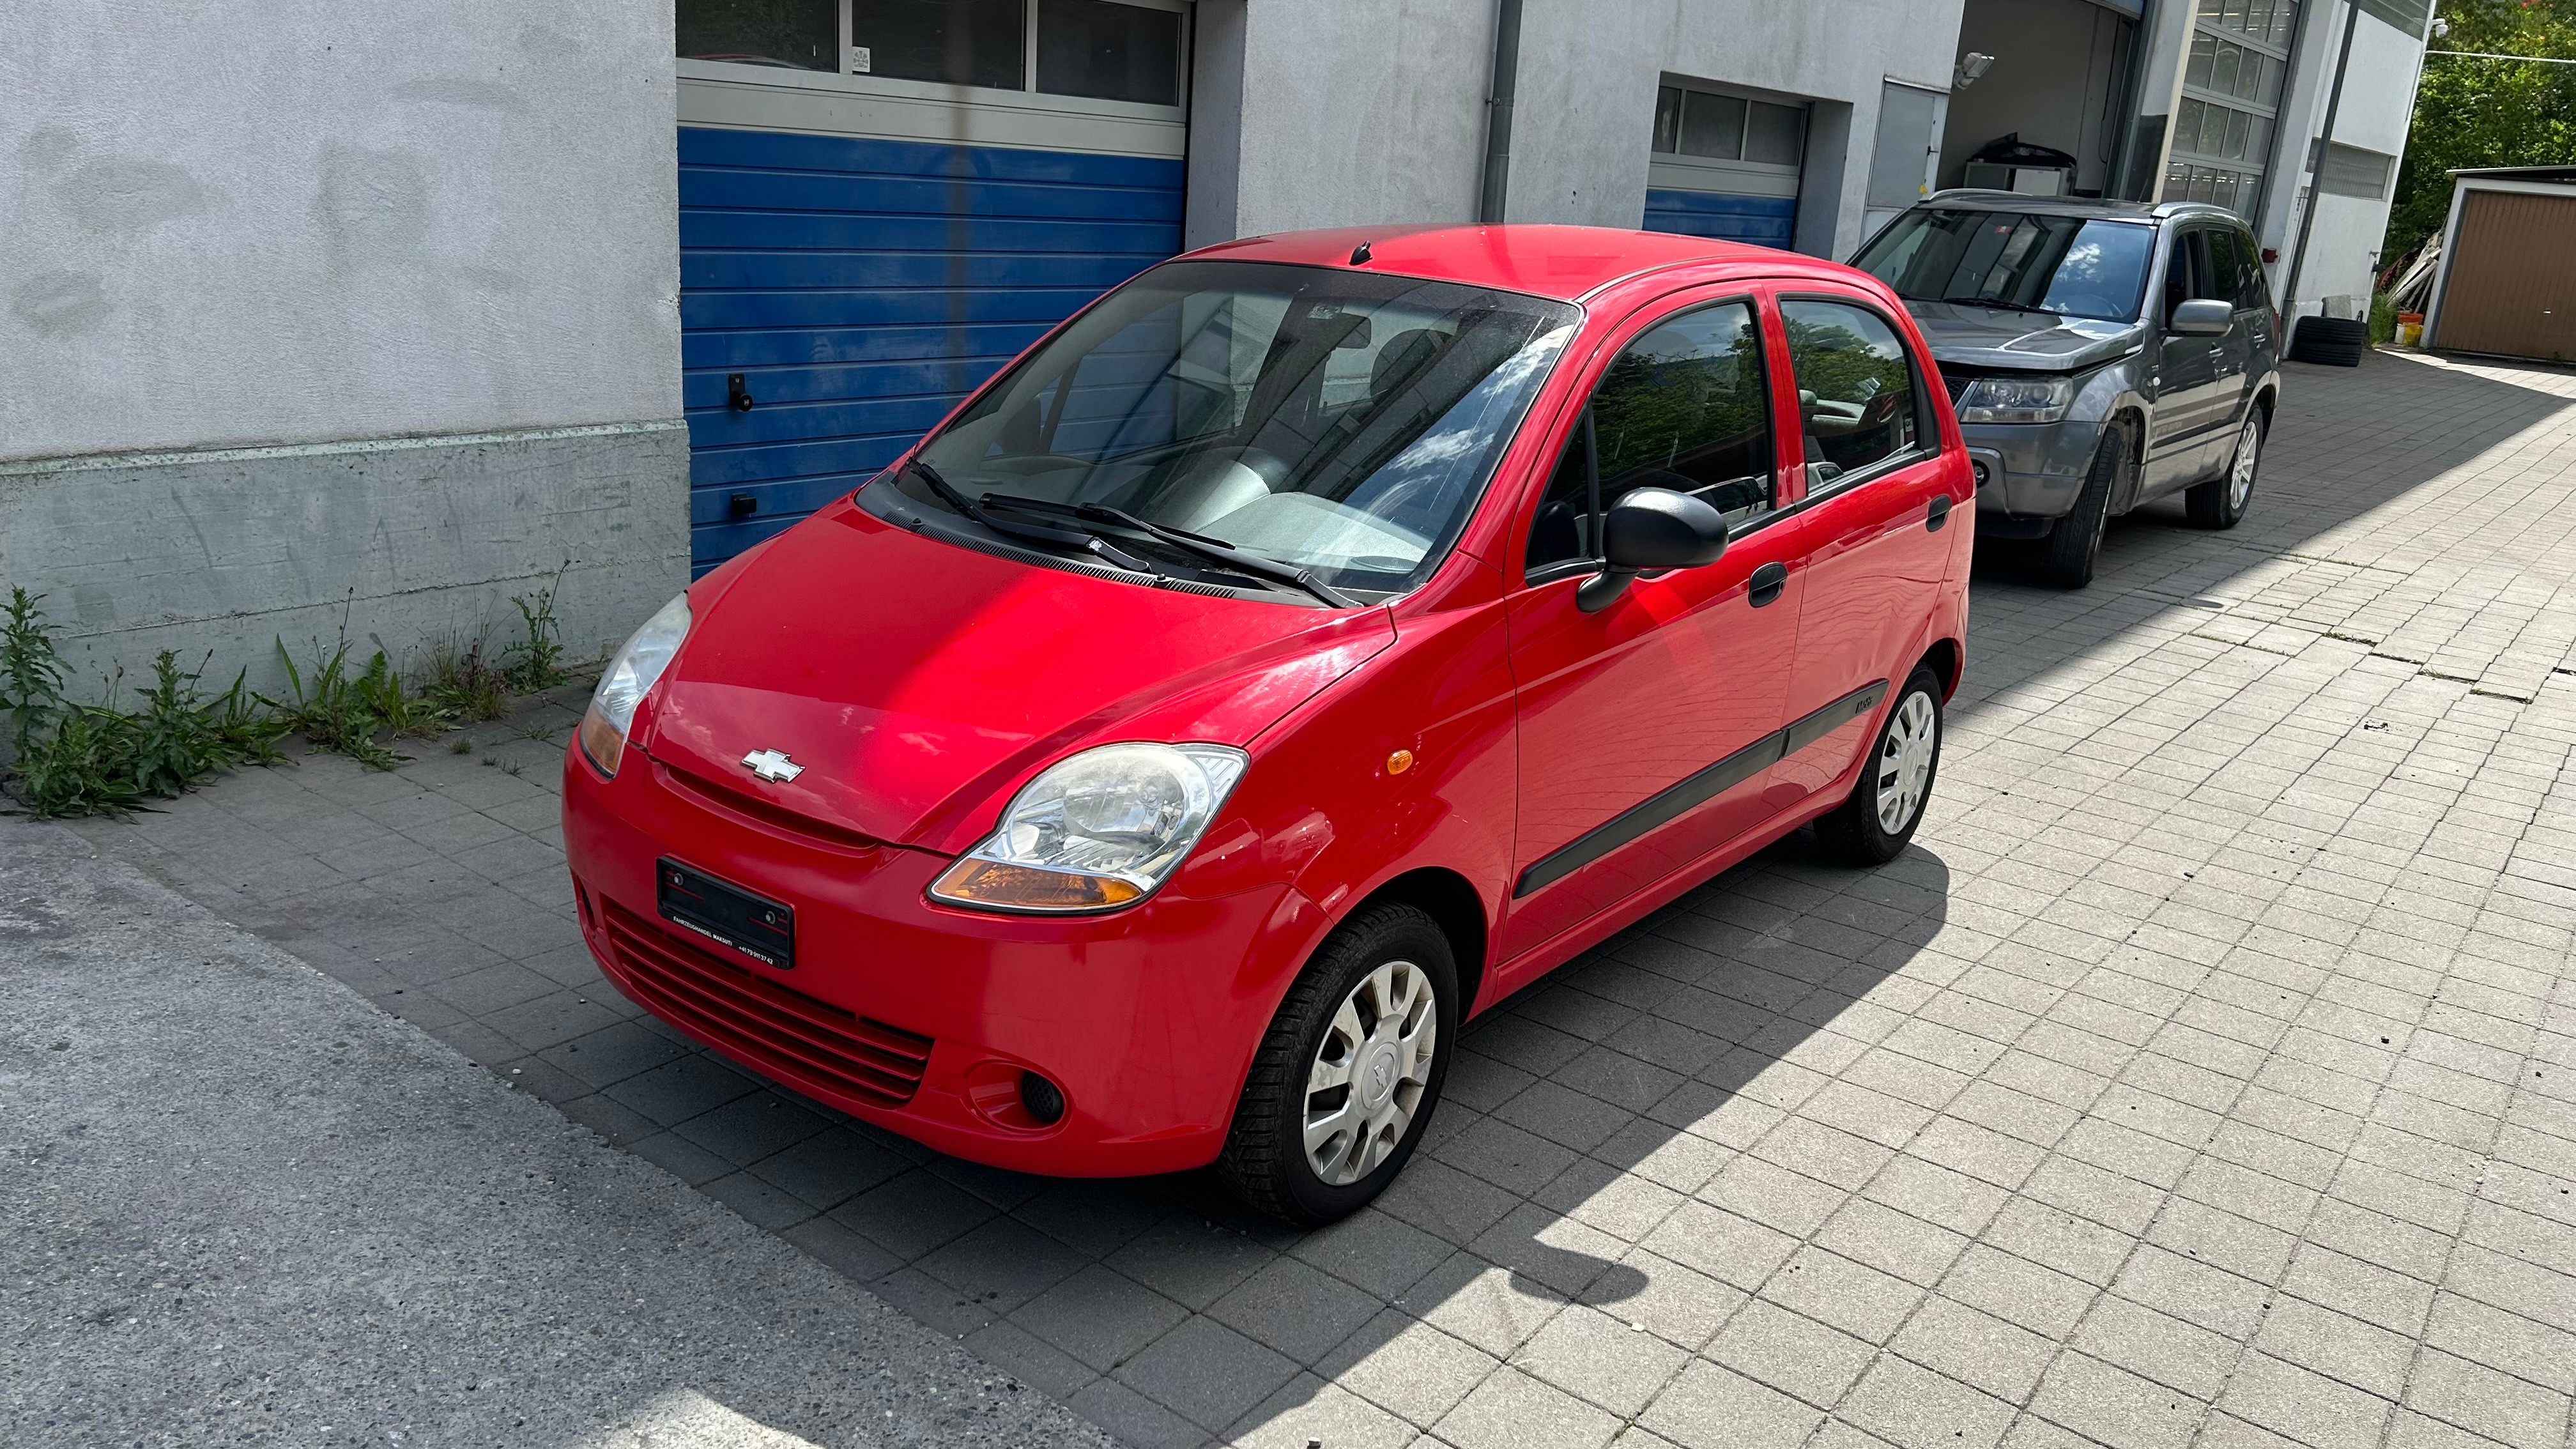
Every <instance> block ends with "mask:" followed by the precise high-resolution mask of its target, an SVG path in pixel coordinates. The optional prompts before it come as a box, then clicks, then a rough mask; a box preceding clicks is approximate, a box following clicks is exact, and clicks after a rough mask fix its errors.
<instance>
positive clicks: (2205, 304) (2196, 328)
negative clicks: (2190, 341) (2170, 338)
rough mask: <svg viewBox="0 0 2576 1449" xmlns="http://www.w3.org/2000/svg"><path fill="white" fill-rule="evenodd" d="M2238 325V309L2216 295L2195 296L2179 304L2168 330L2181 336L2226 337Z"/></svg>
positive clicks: (2166, 325) (2166, 326)
mask: <svg viewBox="0 0 2576 1449" xmlns="http://www.w3.org/2000/svg"><path fill="white" fill-rule="evenodd" d="M2235 325H2236V309H2235V308H2234V307H2232V306H2230V305H2228V304H2227V303H2225V302H2222V301H2219V300H2218V299H2217V298H2215V297H2194V298H2192V299H2191V300H2190V301H2188V302H2183V303H2179V304H2177V305H2176V306H2175V307H2174V309H2173V320H2172V321H2171V322H2168V323H2166V324H2165V330H2166V331H2167V332H2171V333H2174V334H2175V335H2177V336H2181V337H2224V336H2226V335H2227V329H2228V328H2230V327H2233V326H2235Z"/></svg>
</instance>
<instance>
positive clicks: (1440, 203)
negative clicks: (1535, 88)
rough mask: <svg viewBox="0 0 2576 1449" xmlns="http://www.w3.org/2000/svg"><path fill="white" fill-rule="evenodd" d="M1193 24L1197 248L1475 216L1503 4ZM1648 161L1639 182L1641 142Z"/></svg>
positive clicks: (1272, 5) (1231, 4)
mask: <svg viewBox="0 0 2576 1449" xmlns="http://www.w3.org/2000/svg"><path fill="white" fill-rule="evenodd" d="M1540 3H1542V4H1544V3H1548V0H1540ZM1534 8H1535V7H1534ZM1198 15H1199V32H1198V39H1197V51H1198V59H1197V68H1196V71H1195V74H1194V78H1193V85H1192V94H1191V128H1192V134H1191V137H1190V203H1189V207H1190V209H1189V218H1188V226H1187V238H1186V239H1187V242H1188V244H1189V245H1191V246H1201V245H1204V244H1206V243H1208V242H1212V241H1222V240H1224V239H1226V238H1227V237H1232V236H1257V235H1259V234H1261V233H1263V232H1273V231H1291V230H1296V229H1298V228H1301V227H1318V226H1343V225H1356V224H1362V223H1368V222H1420V221H1473V220H1474V219H1475V217H1476V198H1477V187H1478V177H1479V173H1478V167H1479V165H1480V163H1481V160H1482V158H1483V156H1484V147H1485V94H1486V90H1487V87H1488V84H1489V82H1490V80H1491V77H1492V74H1493V31H1494V7H1493V3H1492V0H1385V3H1372V4H1365V5H1363V4H1354V3H1346V0H1334V3H1319V0H1201V3H1200V5H1199V6H1198ZM1652 103H1653V102H1652V98H1651V96H1650V97H1649V99H1648V104H1649V105H1650V106H1651V105H1652ZM1644 134H1645V133H1644V132H1643V131H1640V132H1639V133H1638V135H1639V136H1640V137H1641V138H1642V137H1643V136H1644ZM1638 154H1639V167H1638V173H1639V175H1640V176H1641V177H1642V176H1643V175H1644V142H1643V140H1642V139H1641V140H1640V141H1639V143H1638ZM1638 198H1639V205H1638V208H1637V211H1638V212H1639V213H1640V214H1642V212H1643V210H1644V192H1643V190H1642V189H1641V190H1640V191H1639V193H1638ZM1621 224H1622V225H1625V226H1634V225H1636V224H1637V217H1636V216H1634V215H1632V216H1630V217H1629V218H1628V219H1627V220H1626V221H1625V222H1623V223H1621Z"/></svg>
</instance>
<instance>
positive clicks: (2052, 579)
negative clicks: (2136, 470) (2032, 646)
mask: <svg viewBox="0 0 2576 1449" xmlns="http://www.w3.org/2000/svg"><path fill="white" fill-rule="evenodd" d="M2128 462H2129V424H2128V422H2127V421H2126V420H2125V419H2124V420H2122V421H2120V422H2116V423H2113V424H2112V425H2111V426H2109V427H2107V428H2104V429H2103V430H2102V441H2101V443H2100V444H2099V445H2098V446H2096V447H2095V448H2094V449H2093V466H2092V467H2090V468H2088V469H2086V470H2085V473H2084V489H2083V491H2082V492H2080V493H2078V494H2076V495H2075V506H2074V508H2072V509H2070V510H2068V512H2067V514H2066V516H2065V517H2064V518H2061V519H2059V520H2057V526H2056V527H2055V528H2052V529H2050V530H2049V531H2048V537H2046V538H2044V539H2042V540H2040V544H2039V577H2040V580H2041V581H2042V582H2044V583H2051V584H2055V585H2056V586H2057V587H2059V588H2061V589H2080V588H2082V587H2084V586H2085V585H2086V584H2089V583H2091V582H2093V564H2094V561H2095V560H2096V559H2098V558H2100V557H2101V555H2102V525H2103V524H2104V523H2106V522H2108V521H2109V520H2110V517H2111V490H2112V489H2113V488H2114V487H2116V486H2118V484H2119V481H2120V470H2121V469H2122V468H2124V467H2127V466H2128Z"/></svg>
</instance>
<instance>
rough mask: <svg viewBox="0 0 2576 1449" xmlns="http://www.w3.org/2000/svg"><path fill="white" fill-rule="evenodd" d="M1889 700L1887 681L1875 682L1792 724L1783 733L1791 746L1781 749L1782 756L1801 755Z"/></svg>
mask: <svg viewBox="0 0 2576 1449" xmlns="http://www.w3.org/2000/svg"><path fill="white" fill-rule="evenodd" d="M1885 698H1887V681H1886V680H1884V679H1879V680H1873V681H1871V682H1870V683H1868V684H1864V685H1862V686H1861V687H1860V688H1858V689H1855V690H1853V691H1852V692H1851V693H1849V694H1846V695H1844V696H1843V697H1842V698H1840V699H1838V700H1835V701H1834V702H1833V703H1831V704H1829V705H1826V706H1825V707H1824V708H1823V709H1820V710H1817V711H1816V712H1815V713H1814V714H1811V715H1808V716H1807V717H1805V718H1804V719H1801V720H1798V721H1796V722H1794V723H1792V724H1791V725H1790V726H1789V727H1788V728H1787V729H1785V730H1782V731H1781V733H1782V734H1783V735H1786V736H1787V737H1788V743H1787V744H1786V745H1784V746H1782V747H1781V750H1780V754H1781V756H1782V757H1783V758H1786V757H1787V756H1790V755H1794V754H1796V753H1798V752H1799V751H1800V750H1803V749H1805V748H1806V747H1807V746H1809V745H1812V744H1814V743H1815V742H1816V741H1818V740H1821V739H1823V738H1824V737H1825V736H1827V735H1829V734H1832V733H1833V732H1834V731H1836V730H1838V729H1841V728H1842V727H1843V726H1844V725H1846V724H1849V723H1850V722H1852V721H1853V720H1856V719H1858V718H1860V717H1861V716H1862V715H1865V714H1867V713H1869V712H1870V711H1871V710H1874V709H1876V708H1878V702H1879V701H1880V700H1882V699H1885Z"/></svg>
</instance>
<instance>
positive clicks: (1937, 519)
mask: <svg viewBox="0 0 2576 1449" xmlns="http://www.w3.org/2000/svg"><path fill="white" fill-rule="evenodd" d="M1949 521H1950V495H1949V494H1947V493H1944V494H1941V495H1940V496H1938V497H1936V498H1934V499H1933V500H1932V508H1931V511H1930V512H1929V513H1928V514H1927V515H1925V517H1924V519H1923V526H1924V527H1925V528H1926V529H1928V530H1930V531H1931V532H1933V533H1939V532H1940V531H1941V525H1943V524H1945V523H1948V522H1949Z"/></svg>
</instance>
